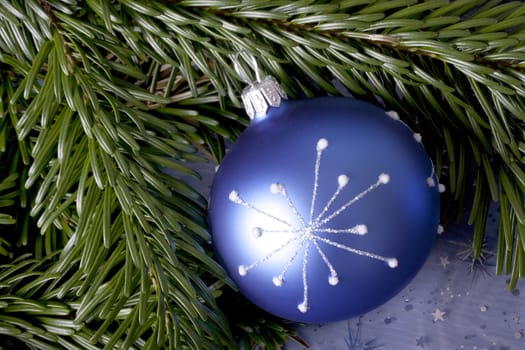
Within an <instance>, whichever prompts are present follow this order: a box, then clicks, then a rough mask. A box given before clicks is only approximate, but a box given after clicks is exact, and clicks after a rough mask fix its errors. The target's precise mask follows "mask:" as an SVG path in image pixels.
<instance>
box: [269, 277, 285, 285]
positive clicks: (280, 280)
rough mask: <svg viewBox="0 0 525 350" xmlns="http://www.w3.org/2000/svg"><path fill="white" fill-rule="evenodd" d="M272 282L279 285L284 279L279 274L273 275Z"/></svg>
mask: <svg viewBox="0 0 525 350" xmlns="http://www.w3.org/2000/svg"><path fill="white" fill-rule="evenodd" d="M272 282H273V284H274V285H275V286H276V287H280V286H282V285H283V282H284V280H283V278H282V277H281V276H275V277H274V278H272Z"/></svg>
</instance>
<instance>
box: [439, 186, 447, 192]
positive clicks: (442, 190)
mask: <svg viewBox="0 0 525 350" xmlns="http://www.w3.org/2000/svg"><path fill="white" fill-rule="evenodd" d="M438 188H439V193H443V192H445V191H446V190H447V187H446V186H445V185H443V184H439V186H438Z"/></svg>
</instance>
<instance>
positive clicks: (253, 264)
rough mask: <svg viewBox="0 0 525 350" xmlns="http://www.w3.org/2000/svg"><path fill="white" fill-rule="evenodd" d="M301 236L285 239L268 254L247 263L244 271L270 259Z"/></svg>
mask: <svg viewBox="0 0 525 350" xmlns="http://www.w3.org/2000/svg"><path fill="white" fill-rule="evenodd" d="M300 238H301V237H300V236H296V237H292V238H290V239H289V240H288V241H286V242H285V243H284V244H282V245H281V246H280V247H279V248H277V249H275V250H273V251H272V252H270V253H269V254H267V255H265V256H264V257H263V258H261V259H259V260H257V261H255V262H254V263H252V264H250V265H248V266H246V267H245V270H246V272H248V271H250V270H251V269H253V268H255V267H257V266H259V265H260V264H262V263H264V262H266V261H268V260H269V259H271V258H272V257H273V256H274V255H276V254H278V253H280V252H281V251H282V250H283V249H285V248H286V247H288V246H289V245H290V244H292V243H293V242H295V241H297V240H298V239H300Z"/></svg>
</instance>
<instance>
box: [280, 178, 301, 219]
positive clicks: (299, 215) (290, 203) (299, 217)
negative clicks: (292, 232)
mask: <svg viewBox="0 0 525 350" xmlns="http://www.w3.org/2000/svg"><path fill="white" fill-rule="evenodd" d="M281 194H282V195H283V197H284V198H286V201H287V202H288V207H289V208H290V209H291V210H292V212H293V213H294V215H295V216H296V217H297V219H299V221H300V222H301V225H302V227H306V222H305V221H304V218H303V216H302V215H301V214H300V213H299V211H298V210H297V208H296V207H295V205H294V204H293V202H292V200H291V199H290V197H289V196H288V192H287V191H286V187H283V190H282V191H281Z"/></svg>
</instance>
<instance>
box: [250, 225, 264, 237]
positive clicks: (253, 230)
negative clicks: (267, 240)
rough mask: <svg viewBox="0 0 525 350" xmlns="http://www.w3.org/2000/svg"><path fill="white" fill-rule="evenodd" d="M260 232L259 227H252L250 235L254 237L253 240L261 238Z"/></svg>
mask: <svg viewBox="0 0 525 350" xmlns="http://www.w3.org/2000/svg"><path fill="white" fill-rule="evenodd" d="M262 232H263V230H262V228H260V227H254V228H253V229H252V234H253V236H254V237H255V238H259V237H261V236H262Z"/></svg>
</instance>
